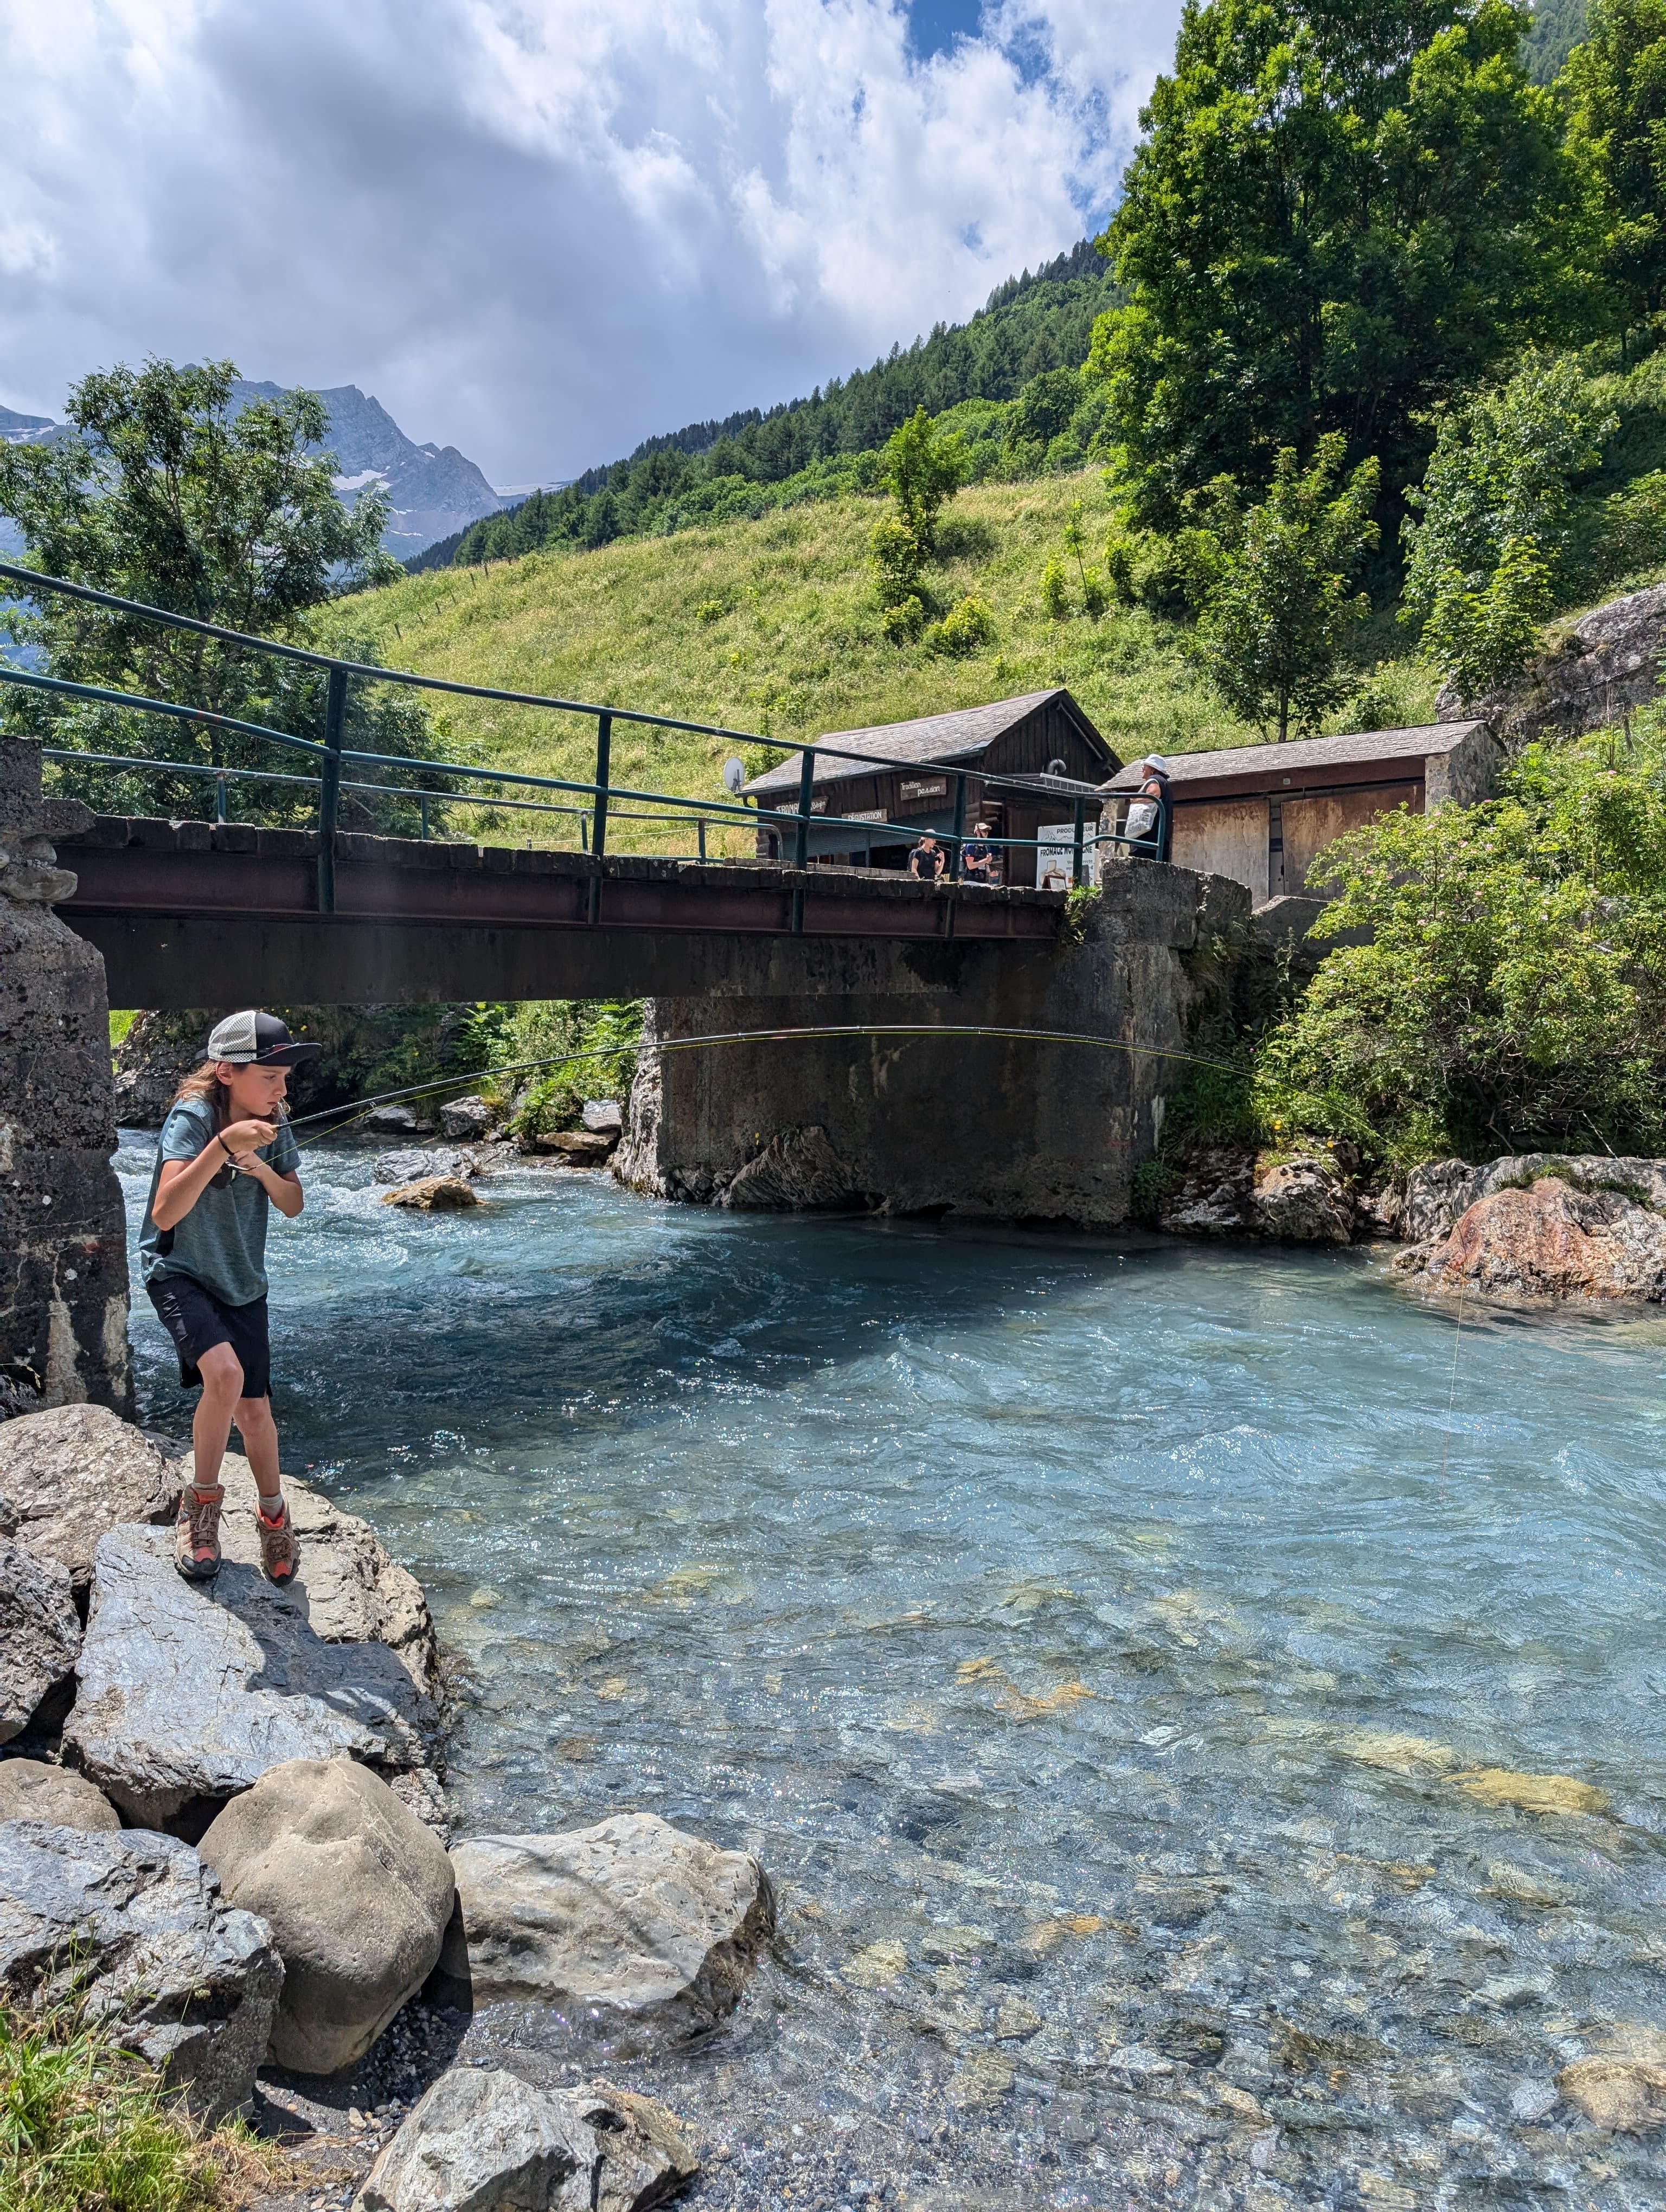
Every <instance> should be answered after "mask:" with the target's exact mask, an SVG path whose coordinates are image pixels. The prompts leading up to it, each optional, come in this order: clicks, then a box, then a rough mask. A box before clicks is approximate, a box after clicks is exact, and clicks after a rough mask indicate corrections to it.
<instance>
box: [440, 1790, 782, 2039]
mask: <svg viewBox="0 0 1666 2212" xmlns="http://www.w3.org/2000/svg"><path fill="white" fill-rule="evenodd" d="M452 1865H453V1869H454V1870H455V1873H456V1876H457V1893H458V1905H459V1911H458V1913H457V1914H456V1915H455V1916H454V1917H453V1921H452V1924H451V1927H450V1928H449V1929H448V1930H447V1936H446V1948H445V1949H444V1951H443V1952H442V1953H441V1960H440V1972H441V1977H442V1981H441V1989H442V1990H444V1991H445V1992H446V1993H447V1994H448V1995H451V1996H454V1997H456V1998H459V1999H460V2000H461V2001H462V2002H465V2003H471V2004H472V2005H473V2007H474V2008H475V2009H476V2011H477V2014H478V2013H479V2011H480V2010H481V2008H487V2007H492V2006H496V2005H499V2004H508V2005H525V2006H528V2007H532V2008H537V2010H538V2014H540V2015H543V2019H542V2025H540V2024H539V2022H538V2020H537V2019H536V2018H535V2017H534V2016H533V2015H531V2014H529V2015H527V2017H526V2020H525V2021H523V2023H522V2026H521V2027H520V2028H516V2027H514V2026H512V2025H511V2024H509V2023H508V2022H502V2023H499V2024H498V2025H497V2026H496V2027H492V2028H491V2029H490V2031H489V2032H490V2034H491V2035H493V2036H496V2035H497V2034H498V2033H500V2032H501V2033H502V2034H503V2035H504V2037H505V2038H506V2039H507V2040H508V2042H510V2043H511V2044H513V2043H514V2042H516V2041H520V2040H524V2039H526V2037H527V2035H529V2034H530V2036H531V2038H532V2040H534V2041H536V2042H538V2043H540V2044H543V2043H547V2042H548V2041H549V2040H550V2038H551V2037H555V2038H559V2037H561V2036H562V2035H564V2034H573V2033H585V2034H591V2033H601V2034H603V2035H607V2036H613V2037H616V2038H617V2035H618V2034H619V2033H620V2032H621V2031H623V2030H629V2031H630V2032H631V2038H632V2039H635V2040H648V2041H654V2042H675V2041H679V2040H681V2039H684V2038H685V2037H688V2036H692V2035H697V2034H699V2033H702V2031H703V2030H705V2029H707V2028H709V2027H714V2026H715V2025H716V2023H717V2022H718V2021H721V2020H723V2019H724V2018H726V2017H727V2015H728V2014H729V2013H731V2012H732V2011H733V2009H734V2007H735V2006H736V2004H737V2003H738V2002H739V1999H740V1994H741V1991H742V1990H743V1988H744V1987H745V1982H746V1978H747V1975H748V1974H749V1973H750V1972H751V1966H752V1963H753V1960H755V1958H756V1957H757V1953H758V1951H759V1950H760V1949H761V1948H763V1945H764V1944H765V1943H766V1942H768V1941H769V1937H770V1936H771V1935H772V1934H773V1933H774V1931H775V1893H774V1892H773V1890H772V1889H771V1887H770V1886H769V1876H768V1875H766V1874H765V1873H764V1871H763V1868H762V1867H761V1866H760V1865H759V1864H758V1863H757V1860H756V1859H755V1858H752V1857H750V1856H749V1854H747V1853H746V1852H745V1851H725V1850H718V1848H717V1847H716V1846H715V1845H714V1844H708V1843H704V1842H702V1841H701V1839H700V1838H698V1837H696V1836H690V1835H685V1834H684V1832H683V1831H682V1830H681V1829H680V1828H673V1827H672V1826H670V1825H669V1824H668V1823H667V1822H666V1821H664V1820H658V1819H656V1818H655V1817H654V1814H649V1813H621V1814H615V1815H614V1817H613V1818H612V1819H611V1820H603V1821H601V1822H600V1823H599V1825H598V1826H595V1827H593V1828H585V1829H581V1830H579V1831H578V1832H575V1833H574V1834H571V1835H554V1836H476V1837H473V1838H470V1839H469V1840H468V1841H467V1842H465V1843H462V1844H458V1845H457V1847H456V1848H455V1850H453V1853H452Z"/></svg>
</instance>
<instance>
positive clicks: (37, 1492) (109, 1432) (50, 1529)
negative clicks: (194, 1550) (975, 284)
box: [0, 1406, 180, 1594]
mask: <svg viewBox="0 0 1666 2212" xmlns="http://www.w3.org/2000/svg"><path fill="white" fill-rule="evenodd" d="M179 1479H180V1478H179V1467H178V1466H177V1464H176V1463H175V1462H173V1460H171V1459H169V1458H168V1457H167V1455H166V1454H165V1453H164V1452H163V1451H162V1449H161V1447H160V1446H159V1445H158V1444H156V1443H155V1442H153V1440H152V1439H151V1438H150V1437H147V1436H145V1435H143V1433H142V1432H141V1431H139V1430H137V1429H136V1428H135V1427H134V1426H133V1424H132V1423H131V1421H124V1420H122V1419H120V1418H119V1416H118V1415H116V1414H114V1413H111V1412H110V1411H109V1410H108V1409H107V1408H106V1407H103V1406H55V1407H53V1408H52V1411H51V1412H50V1413H24V1414H22V1415H20V1417H19V1418H18V1419H15V1420H11V1421H8V1422H7V1423H6V1424H5V1425H4V1426H3V1428H0V1489H3V1490H4V1492H5V1493H6V1495H7V1497H8V1498H9V1499H10V1501H11V1503H12V1505H13V1507H14V1508H15V1511H16V1515H17V1541H18V1542H19V1543H20V1544H21V1545H23V1546H24V1547H26V1548H27V1550H29V1551H31V1552H34V1553H38V1554H39V1555H40V1557H41V1558H42V1559H58V1560H61V1561H62V1562H63V1564H64V1565H65V1566H66V1567H67V1568H68V1569H69V1570H70V1577H71V1580H72V1581H73V1583H74V1584H75V1587H76V1590H77V1592H79V1593H83V1594H84V1592H85V1591H86V1589H87V1586H88V1583H89V1582H90V1581H91V1579H92V1573H93V1553H94V1550H95V1549H96V1547H97V1545H98V1541H99V1539H100V1536H102V1535H103V1534H105V1533H106V1531H107V1530H109V1529H111V1528H119V1527H121V1526H122V1525H123V1524H124V1523H125V1522H134V1521H143V1522H151V1523H155V1522H163V1521H171V1520H172V1519H173V1510H174V1507H175V1505H176V1504H177V1503H178V1499H179Z"/></svg>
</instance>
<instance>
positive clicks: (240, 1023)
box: [204, 1006, 324, 1067]
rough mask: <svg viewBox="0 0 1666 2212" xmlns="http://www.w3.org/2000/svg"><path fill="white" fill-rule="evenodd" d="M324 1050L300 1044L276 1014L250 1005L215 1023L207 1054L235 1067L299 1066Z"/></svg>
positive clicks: (316, 1045)
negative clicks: (238, 1012)
mask: <svg viewBox="0 0 1666 2212" xmlns="http://www.w3.org/2000/svg"><path fill="white" fill-rule="evenodd" d="M323 1050H324V1047H323V1046H322V1045H320V1044H300V1043H297V1042H296V1041H295V1038H294V1037H292V1036H290V1035H289V1030H288V1029H287V1027H286V1026H285V1025H284V1024H283V1023H282V1022H281V1021H279V1019H278V1018H277V1015H276V1014H261V1013H257V1012H255V1010H254V1008H253V1007H252V1006H247V1007H246V1008H245V1009H244V1010H243V1012H241V1013H240V1014H228V1015H227V1016H226V1017H225V1018H224V1019H223V1020H222V1021H217V1022H216V1024H214V1028H213V1030H211V1032H210V1036H209V1041H208V1051H207V1053H206V1054H205V1055H204V1057H205V1058H207V1059H209V1060H227V1061H228V1062H229V1063H230V1064H231V1066H234V1067H248V1066H255V1067H299V1066H300V1065H301V1062H302V1060H316V1059H317V1058H318V1057H319V1054H320V1053H321V1052H322V1051H323Z"/></svg>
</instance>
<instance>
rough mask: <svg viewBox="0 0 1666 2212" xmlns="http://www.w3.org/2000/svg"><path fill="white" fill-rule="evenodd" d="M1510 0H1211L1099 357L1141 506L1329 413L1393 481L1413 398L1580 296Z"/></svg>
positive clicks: (1247, 462) (1421, 438)
mask: <svg viewBox="0 0 1666 2212" xmlns="http://www.w3.org/2000/svg"><path fill="white" fill-rule="evenodd" d="M1525 20H1526V19H1525V16H1524V15H1523V12H1522V11H1521V10H1519V9H1516V8H1513V7H1511V6H1509V5H1507V4H1505V0H1365V4H1354V5H1346V6H1345V5H1343V4H1342V0H1208V4H1206V5H1193V6H1191V7H1189V8H1188V9H1187V11H1186V13H1185V15H1184V17H1183V21H1182V25H1181V31H1180V39H1179V44H1178V47H1177V55H1176V60H1175V67H1174V70H1173V73H1172V74H1171V75H1170V76H1163V77H1159V78H1158V82H1157V85H1156V88H1155V89H1154V91H1153V93H1152V99H1151V102H1150V105H1149V106H1148V107H1147V108H1146V110H1145V111H1144V113H1143V117H1142V120H1143V122H1144V124H1145V126H1146V136H1145V138H1144V141H1143V143H1141V145H1140V148H1139V150H1138V151H1137V152H1136V154H1135V155H1134V160H1133V161H1132V162H1131V163H1130V165H1129V167H1128V175H1127V179H1126V190H1125V194H1124V197H1123V200H1122V206H1121V207H1120V209H1119V210H1118V212H1117V214H1116V219H1115V220H1114V222H1112V224H1111V226H1110V230H1109V232H1108V233H1107V234H1106V239H1105V240H1104V244H1105V246H1106V249H1107V251H1108V252H1110V254H1111V255H1112V257H1113V258H1114V260H1115V264H1116V273H1117V276H1118V279H1119V281H1120V282H1121V283H1122V286H1123V288H1124V289H1125V291H1126V293H1127V295H1128V298H1127V304H1126V305H1124V306H1122V307H1116V308H1114V309H1112V310H1110V312H1109V313H1106V314H1105V315H1104V317H1102V318H1101V319H1100V321H1099V323H1098V325H1097V327H1096V329H1095V331H1094V338H1093V348H1092V352H1091V356H1090V367H1091V368H1092V369H1093V370H1094V372H1095V373H1096V374H1098V375H1100V376H1102V377H1103V378H1104V380H1105V381H1106V387H1107V408H1108V412H1107V430H1108V433H1109V435H1110V439H1111V441H1112V442H1113V444H1114V447H1115V449H1116V463H1117V466H1118V468H1119V470H1120V471H1121V472H1122V477H1123V480H1124V481H1125V483H1126V484H1127V486H1128V492H1129V495H1130V499H1131V501H1132V505H1133V508H1134V519H1135V520H1137V521H1140V522H1141V523H1145V524H1148V525H1155V526H1159V527H1162V528H1165V529H1172V528H1175V527H1177V526H1179V525H1180V524H1181V523H1182V521H1183V519H1184V509H1185V501H1186V497H1187V495H1188V494H1189V493H1190V492H1195V491H1197V490H1200V489H1202V488H1203V487H1204V486H1206V485H1207V484H1208V483H1211V482H1212V481H1213V480H1214V479H1215V478H1217V477H1221V476H1230V477H1232V478H1233V479H1234V480H1235V481H1236V482H1237V483H1239V484H1241V485H1242V486H1243V487H1244V488H1245V489H1246V490H1249V491H1253V490H1254V489H1256V488H1258V487H1261V486H1262V485H1265V484H1266V483H1268V482H1269V481H1270V480H1271V477H1272V474H1273V471H1274V465H1275V459H1276V456H1277V455H1278V454H1279V453H1280V452H1282V451H1284V450H1286V449H1293V450H1295V451H1296V452H1298V453H1302V454H1306V453H1310V451H1311V450H1312V448H1313V447H1314V444H1315V441H1316V439H1317V437H1318V436H1319V435H1322V434H1323V433H1326V432H1329V431H1337V432H1340V433H1341V435H1342V436H1343V438H1344V440H1345V441H1346V443H1347V450H1348V453H1350V455H1352V456H1353V457H1354V458H1356V459H1358V458H1360V457H1363V456H1365V455H1367V454H1375V455H1376V456H1377V457H1378V458H1379V459H1380V460H1381V463H1382V469H1383V487H1384V489H1386V490H1387V491H1388V492H1389V493H1391V494H1397V493H1398V492H1399V491H1400V489H1402V487H1403V486H1404V485H1406V484H1407V483H1411V482H1414V481H1415V479H1416V477H1417V476H1418V475H1419V473H1420V467H1421V462H1422V459H1423V455H1424V453H1425V452H1426V434H1425V432H1424V431H1423V429H1422V428H1421V427H1420V421H1419V417H1420V414H1421V412H1422V410H1425V409H1426V408H1427V407H1428V406H1429V405H1430V404H1431V403H1432V402H1433V401H1435V400H1437V399H1439V398H1443V397H1446V396H1449V395H1450V394H1451V393H1453V392H1456V391H1457V390H1458V389H1460V388H1461V387H1462V386H1464V385H1466V384H1468V383H1470V382H1473V381H1474V380H1475V379H1476V378H1477V377H1479V376H1481V375H1482V374H1485V373H1487V371H1488V370H1489V369H1490V368H1493V366H1494V365H1495V364H1497V363H1498V362H1500V361H1502V360H1503V359H1505V357H1506V356H1508V355H1509V354H1510V353H1511V351H1512V350H1513V349H1515V348H1516V347H1517V346H1518V345H1519V344H1520V343H1523V341H1524V340H1526V339H1529V338H1530V337H1533V336H1534V335H1535V333H1538V332H1541V331H1548V330H1553V329H1556V328H1560V324H1561V320H1562V319H1563V317H1564V315H1565V313H1566V297H1565V288H1564V285H1563V283H1562V273H1561V255H1560V252H1559V250H1558V247H1557V228H1556V213H1557V210H1558V209H1559V208H1560V205H1561V204H1562V201H1563V199H1564V197H1565V184H1564V175H1563V167H1562V163H1561V160H1560V150H1559V144H1558V127H1557V113H1556V108H1555V104H1554V100H1553V99H1552V97H1551V95H1550V94H1548V93H1547V92H1545V91H1543V90H1541V89H1540V88H1536V87H1535V86H1534V85H1532V84H1530V83H1529V82H1528V79H1527V77H1526V76H1525V74H1524V72H1523V67H1522V63H1521V58H1520V54H1519V51H1518V49H1519V42H1520V38H1521V33H1522V31H1523V27H1524V23H1525Z"/></svg>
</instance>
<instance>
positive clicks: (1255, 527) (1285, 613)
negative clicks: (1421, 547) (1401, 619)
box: [1198, 431, 1377, 742]
mask: <svg viewBox="0 0 1666 2212" xmlns="http://www.w3.org/2000/svg"><path fill="white" fill-rule="evenodd" d="M1344 445H1345V441H1344V440H1343V438H1342V435H1341V432H1340V431H1330V432H1328V433H1327V435H1325V436H1324V437H1322V438H1321V439H1320V441H1319V444H1318V449H1317V451H1316V453H1315V455H1314V458H1313V461H1312V464H1311V465H1310V467H1308V468H1306V469H1303V468H1302V467H1301V466H1300V465H1299V464H1298V460H1297V457H1296V454H1295V453H1294V451H1293V450H1292V448H1290V447H1286V449H1285V450H1284V452H1282V453H1280V455H1279V456H1278V458H1277V460H1276V462H1275V463H1274V472H1273V484H1272V489H1271V490H1270V491H1269V492H1268V496H1267V498H1266V499H1265V500H1264V501H1262V503H1261V504H1260V505H1259V506H1257V507H1251V508H1250V510H1249V513H1247V514H1246V515H1244V516H1243V518H1242V520H1239V518H1238V515H1237V507H1236V503H1235V501H1233V500H1232V499H1231V496H1230V495H1228V494H1225V493H1223V495H1222V497H1221V498H1220V499H1219V501H1218V502H1217V505H1216V510H1215V512H1216V520H1215V524H1214V527H1213V532H1212V533H1211V536H1212V538H1213V546H1212V548H1211V549H1210V550H1211V551H1212V554H1213V568H1214V570H1215V574H1214V580H1213V583H1212V585H1211V586H1210V588H1209V590H1208V592H1207V597H1206V598H1205V600H1204V605H1203V612H1202V615H1201V618H1200V620H1199V623H1198V649H1199V653H1200V656H1201V659H1202V662H1203V665H1204V666H1205V667H1206V668H1207V671H1208V673H1209V675H1210V677H1211V678H1213V682H1214V684H1215V685H1216V687H1217V688H1218V689H1219V692H1220V694H1221V696H1222V697H1223V698H1224V699H1225V700H1226V701H1227V702H1228V703H1229V705H1230V706H1231V708H1232V709H1233V711H1234V713H1236V714H1242V715H1243V716H1244V717H1245V718H1246V720H1251V721H1254V722H1255V723H1256V725H1257V726H1259V727H1260V728H1262V729H1263V730H1265V729H1266V728H1267V727H1268V725H1269V724H1271V725H1272V726H1273V727H1274V730H1275V732H1276V734H1277V736H1278V738H1279V739H1280V742H1282V741H1283V740H1284V739H1285V738H1287V737H1288V736H1289V734H1290V732H1291V728H1292V725H1293V726H1294V727H1295V729H1296V730H1297V731H1298V732H1308V731H1310V730H1312V729H1314V728H1316V726H1317V724H1318V721H1319V719H1320V717H1321V716H1322V715H1323V714H1325V713H1326V712H1327V711H1328V710H1329V708H1332V707H1335V706H1337V705H1339V704H1340V703H1341V701H1342V699H1344V698H1345V697H1346V696H1347V692H1348V690H1349V689H1350V688H1351V685H1350V683H1349V680H1348V678H1347V676H1346V675H1345V674H1344V673H1343V672H1342V671H1341V654H1342V649H1343V645H1344V641H1345V640H1346V637H1347V633H1348V631H1349V629H1351V628H1352V627H1353V624H1355V623H1358V622H1359V621H1360V620H1361V619H1362V618H1363V617H1365V615H1366V614H1367V613H1368V612H1369V611H1370V602H1369V601H1368V600H1367V599H1365V596H1364V594H1363V593H1360V594H1357V595H1353V596H1350V594H1349V591H1348V581H1349V578H1350V577H1351V576H1352V575H1353V573H1354V571H1355V570H1356V569H1357V568H1359V563H1360V562H1361V561H1362V559H1363V558H1364V556H1365V553H1366V552H1367V551H1368V550H1370V548H1371V546H1373V545H1374V544H1376V542H1377V525H1376V524H1375V523H1374V522H1373V521H1372V520H1371V504H1372V501H1373V499H1374V498H1375V496H1376V492H1377V464H1376V462H1375V461H1374V460H1372V461H1362V462H1361V463H1360V465H1359V467H1358V468H1357V469H1355V470H1354V471H1353V474H1352V476H1350V477H1348V478H1347V481H1346V483H1341V486H1340V488H1339V483H1338V479H1339V478H1340V477H1341V472H1342V466H1343V454H1344Z"/></svg>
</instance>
